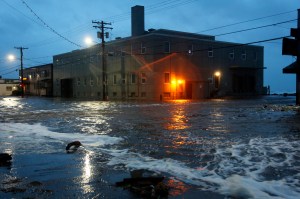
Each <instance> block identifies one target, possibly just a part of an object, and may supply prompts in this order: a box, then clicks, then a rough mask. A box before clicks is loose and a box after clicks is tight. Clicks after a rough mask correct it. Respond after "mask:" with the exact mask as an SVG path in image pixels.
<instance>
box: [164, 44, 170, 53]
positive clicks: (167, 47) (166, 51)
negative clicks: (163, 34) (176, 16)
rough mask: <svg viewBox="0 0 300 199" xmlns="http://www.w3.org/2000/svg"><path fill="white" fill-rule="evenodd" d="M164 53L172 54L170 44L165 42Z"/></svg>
mask: <svg viewBox="0 0 300 199" xmlns="http://www.w3.org/2000/svg"><path fill="white" fill-rule="evenodd" d="M164 52H165V53H169V52H170V42H168V41H165V43H164Z"/></svg>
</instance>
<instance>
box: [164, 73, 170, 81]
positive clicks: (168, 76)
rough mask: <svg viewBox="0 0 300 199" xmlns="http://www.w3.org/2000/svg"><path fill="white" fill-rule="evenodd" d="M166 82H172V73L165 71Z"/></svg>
mask: <svg viewBox="0 0 300 199" xmlns="http://www.w3.org/2000/svg"><path fill="white" fill-rule="evenodd" d="M165 83H170V73H165Z"/></svg>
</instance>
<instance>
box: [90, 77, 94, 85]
mask: <svg viewBox="0 0 300 199" xmlns="http://www.w3.org/2000/svg"><path fill="white" fill-rule="evenodd" d="M90 85H91V86H94V79H93V77H91V78H90Z"/></svg>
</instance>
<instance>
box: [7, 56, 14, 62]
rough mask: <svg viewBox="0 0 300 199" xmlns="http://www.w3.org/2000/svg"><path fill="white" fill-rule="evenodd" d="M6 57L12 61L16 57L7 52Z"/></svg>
mask: <svg viewBox="0 0 300 199" xmlns="http://www.w3.org/2000/svg"><path fill="white" fill-rule="evenodd" d="M7 59H8V61H14V60H15V59H16V57H15V56H14V55H13V54H9V55H7Z"/></svg>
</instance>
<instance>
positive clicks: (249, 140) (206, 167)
mask: <svg viewBox="0 0 300 199" xmlns="http://www.w3.org/2000/svg"><path fill="white" fill-rule="evenodd" d="M293 104H295V98H294V97H281V96H269V97H264V98H260V99H249V100H207V101H184V100H181V101H179V100H178V101H170V102H161V103H160V102H113V101H106V102H101V101H65V100H60V99H45V98H23V99H22V98H14V97H5V98H0V153H4V152H6V153H10V154H12V157H13V160H12V164H11V165H10V166H9V167H0V179H1V180H0V198H12V197H14V198H22V197H24V198H26V197H30V198H137V196H136V195H135V194H133V193H131V192H129V191H128V190H123V189H122V188H119V187H116V186H115V183H116V182H117V181H121V180H122V179H123V178H125V177H129V176H130V171H132V170H137V169H144V170H147V171H149V172H152V173H156V174H159V175H162V176H165V177H166V178H165V183H166V184H167V185H168V186H169V187H170V190H169V198H201V197H202V198H299V194H300V173H299V171H300V111H299V107H295V106H291V105H293ZM75 140H79V141H80V142H81V143H82V144H83V146H84V148H83V149H80V150H78V151H77V152H76V153H72V154H67V153H66V151H65V147H66V145H67V144H68V143H69V142H71V141H75Z"/></svg>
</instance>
